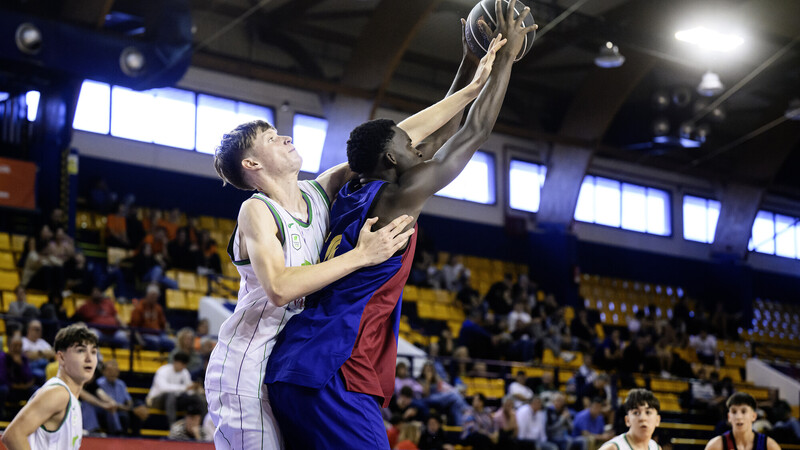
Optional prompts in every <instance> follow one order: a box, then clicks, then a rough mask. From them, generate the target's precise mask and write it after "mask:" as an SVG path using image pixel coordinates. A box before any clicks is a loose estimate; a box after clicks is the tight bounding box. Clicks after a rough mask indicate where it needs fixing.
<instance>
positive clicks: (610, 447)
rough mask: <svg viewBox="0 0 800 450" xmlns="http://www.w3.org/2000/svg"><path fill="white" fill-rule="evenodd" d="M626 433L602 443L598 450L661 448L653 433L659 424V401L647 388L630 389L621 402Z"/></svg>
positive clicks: (656, 449)
mask: <svg viewBox="0 0 800 450" xmlns="http://www.w3.org/2000/svg"><path fill="white" fill-rule="evenodd" d="M623 409H624V411H625V425H627V426H628V431H627V432H626V433H623V434H620V435H619V436H617V437H614V438H612V439H611V440H610V441H608V442H606V443H605V444H603V446H602V447H600V449H599V450H661V447H660V446H659V445H658V443H656V441H654V440H653V439H652V438H653V433H654V432H655V431H656V428H658V425H659V424H661V415H660V412H661V403H660V402H659V401H658V399H657V398H656V397H655V395H653V393H652V392H650V391H648V390H647V389H631V390H630V391H629V392H628V396H627V397H626V398H625V403H624V404H623Z"/></svg>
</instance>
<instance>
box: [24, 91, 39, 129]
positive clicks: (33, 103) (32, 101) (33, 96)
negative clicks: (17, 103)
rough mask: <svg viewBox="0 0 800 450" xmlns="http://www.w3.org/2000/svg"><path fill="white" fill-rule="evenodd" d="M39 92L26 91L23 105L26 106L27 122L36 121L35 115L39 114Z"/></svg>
mask: <svg viewBox="0 0 800 450" xmlns="http://www.w3.org/2000/svg"><path fill="white" fill-rule="evenodd" d="M40 96H41V94H39V91H28V93H27V94H25V103H26V104H27V105H28V121H30V122H34V121H36V114H38V112H39V97H40Z"/></svg>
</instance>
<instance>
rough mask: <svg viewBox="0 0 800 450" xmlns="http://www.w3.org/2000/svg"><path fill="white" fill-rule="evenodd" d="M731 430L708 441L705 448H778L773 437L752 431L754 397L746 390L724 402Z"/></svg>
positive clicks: (741, 449) (754, 410) (756, 416)
mask: <svg viewBox="0 0 800 450" xmlns="http://www.w3.org/2000/svg"><path fill="white" fill-rule="evenodd" d="M725 406H726V407H727V408H728V422H729V423H730V424H731V431H727V432H725V433H724V434H722V435H720V436H717V437H715V438H714V439H711V440H710V441H708V444H706V449H705V450H780V448H781V447H780V446H779V445H778V443H777V442H775V440H774V439H772V438H771V437H768V436H767V435H765V434H762V433H756V432H755V431H753V423H754V422H755V421H756V419H757V418H758V414H756V408H757V407H758V406H757V404H756V399H754V398H753V396H752V395H750V394H748V393H746V392H737V393H735V394H733V395H731V396H730V397H729V398H728V401H727V402H725Z"/></svg>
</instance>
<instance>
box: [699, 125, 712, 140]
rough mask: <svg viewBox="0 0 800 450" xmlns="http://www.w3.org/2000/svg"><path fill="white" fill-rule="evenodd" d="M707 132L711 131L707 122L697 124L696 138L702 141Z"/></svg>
mask: <svg viewBox="0 0 800 450" xmlns="http://www.w3.org/2000/svg"><path fill="white" fill-rule="evenodd" d="M709 133H711V127H710V126H709V125H708V124H707V123H703V124H700V125H698V126H697V129H696V130H695V136H696V140H698V141H700V143H704V142H705V141H706V138H707V137H708V134H709Z"/></svg>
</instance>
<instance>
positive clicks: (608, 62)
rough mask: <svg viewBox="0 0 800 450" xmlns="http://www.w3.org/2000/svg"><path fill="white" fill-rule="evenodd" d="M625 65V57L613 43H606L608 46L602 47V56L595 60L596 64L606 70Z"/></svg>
mask: <svg viewBox="0 0 800 450" xmlns="http://www.w3.org/2000/svg"><path fill="white" fill-rule="evenodd" d="M624 63H625V57H624V56H622V55H620V54H619V47H617V46H616V45H614V44H612V43H611V42H606V45H604V46H602V47H600V54H599V55H597V57H596V58H595V59H594V64H595V65H596V66H597V67H602V68H604V69H613V68H615V67H619V66H621V65H622V64H624Z"/></svg>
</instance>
